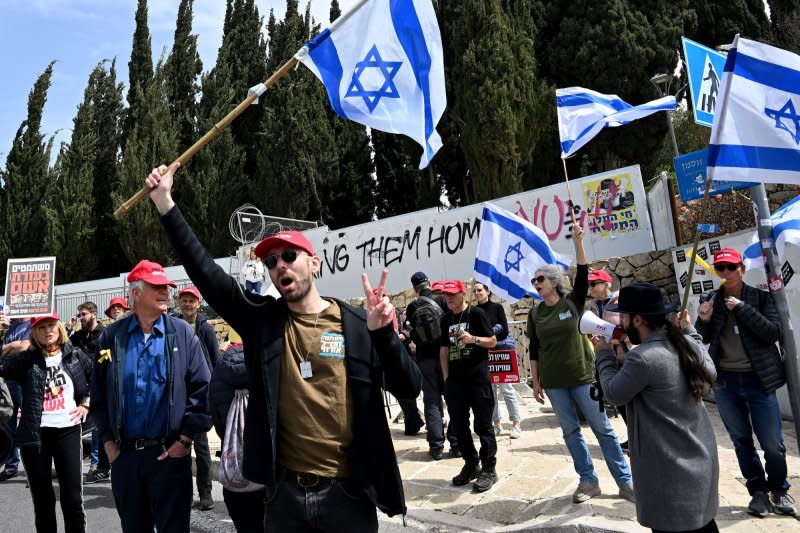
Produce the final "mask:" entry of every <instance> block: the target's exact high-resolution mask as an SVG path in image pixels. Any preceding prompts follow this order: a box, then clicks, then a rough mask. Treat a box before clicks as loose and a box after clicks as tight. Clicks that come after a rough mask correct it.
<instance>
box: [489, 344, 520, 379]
mask: <svg viewBox="0 0 800 533" xmlns="http://www.w3.org/2000/svg"><path fill="white" fill-rule="evenodd" d="M489 379H490V380H491V381H492V384H495V383H500V384H502V383H519V366H518V364H517V351H516V350H515V349H514V348H496V349H494V350H489Z"/></svg>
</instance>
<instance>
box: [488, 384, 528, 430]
mask: <svg viewBox="0 0 800 533" xmlns="http://www.w3.org/2000/svg"><path fill="white" fill-rule="evenodd" d="M492 391H493V393H494V414H493V415H492V420H493V421H494V422H500V419H501V418H502V416H500V401H499V398H498V395H499V393H500V392H502V393H503V400H505V402H506V408H508V418H509V420H511V421H512V422H519V421H520V419H521V418H520V414H519V398H518V397H517V391H515V390H514V385H513V384H511V383H495V384H494V385H493V386H492Z"/></svg>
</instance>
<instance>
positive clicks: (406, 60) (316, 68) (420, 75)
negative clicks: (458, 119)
mask: <svg viewBox="0 0 800 533" xmlns="http://www.w3.org/2000/svg"><path fill="white" fill-rule="evenodd" d="M442 56H443V53H442V38H441V35H440V33H439V26H438V24H437V22H436V14H435V13H434V11H433V5H432V3H431V0H361V1H360V2H359V3H358V4H357V5H356V6H355V7H354V8H353V9H351V10H350V11H349V12H348V13H346V14H344V15H342V16H341V17H339V18H338V19H336V20H335V21H334V22H333V23H331V25H330V26H329V27H328V28H327V29H325V30H323V31H322V32H321V33H319V34H318V35H317V36H315V37H314V38H313V39H311V40H310V41H308V42H307V43H306V44H305V45H304V46H303V48H301V49H300V50H299V51H298V52H297V54H295V58H296V59H297V60H298V61H299V62H301V63H303V64H304V65H305V66H306V67H308V68H309V69H310V70H311V71H312V72H313V73H314V75H315V76H316V77H317V78H319V80H320V81H321V82H322V83H323V84H324V85H325V90H326V91H327V92H328V99H329V100H330V103H331V106H332V107H333V109H334V111H336V113H337V114H338V115H339V116H341V117H343V118H347V119H349V120H353V121H355V122H358V123H360V124H363V125H365V126H369V127H370V128H375V129H377V130H380V131H385V132H388V133H402V134H404V135H407V136H408V137H411V138H412V139H414V140H415V141H416V142H417V143H419V144H420V146H422V148H423V150H424V151H423V154H422V158H421V160H420V164H419V168H425V167H427V166H428V164H429V163H430V161H431V159H432V158H433V156H434V155H435V154H436V152H437V151H438V150H439V148H441V147H442V140H441V138H440V137H439V133H438V132H437V131H436V124H437V123H438V122H439V119H441V118H442V114H443V113H444V109H445V106H446V104H447V97H446V95H445V86H444V63H443V60H442Z"/></svg>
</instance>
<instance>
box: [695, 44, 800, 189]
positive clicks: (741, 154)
mask: <svg viewBox="0 0 800 533" xmlns="http://www.w3.org/2000/svg"><path fill="white" fill-rule="evenodd" d="M720 98H721V102H720V104H719V105H718V107H717V111H716V113H715V117H714V125H713V127H712V128H711V140H710V141H709V146H708V177H709V178H710V179H714V180H728V181H755V182H763V183H795V184H800V56H798V55H796V54H793V53H791V52H787V51H786V50H781V49H780V48H775V47H774V46H770V45H768V44H763V43H759V42H756V41H750V40H747V39H742V38H740V37H739V36H738V35H737V36H736V38H735V39H734V41H733V47H732V48H731V50H730V52H728V60H727V61H726V62H725V70H724V73H723V75H722V83H721V85H720Z"/></svg>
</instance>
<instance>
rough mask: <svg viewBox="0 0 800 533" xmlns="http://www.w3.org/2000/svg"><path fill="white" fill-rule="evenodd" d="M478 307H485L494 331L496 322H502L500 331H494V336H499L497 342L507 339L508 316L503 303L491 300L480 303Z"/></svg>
mask: <svg viewBox="0 0 800 533" xmlns="http://www.w3.org/2000/svg"><path fill="white" fill-rule="evenodd" d="M476 307H477V308H478V309H483V312H484V313H486V316H488V317H489V323H490V324H491V325H492V331H494V326H495V324H500V331H497V332H494V336H495V337H497V342H502V341H504V340H506V338H508V319H507V318H506V310H505V309H503V306H502V304H499V303H497V302H493V301H491V300H489V301H487V302H486V303H485V304H478V305H477V306H476Z"/></svg>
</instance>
